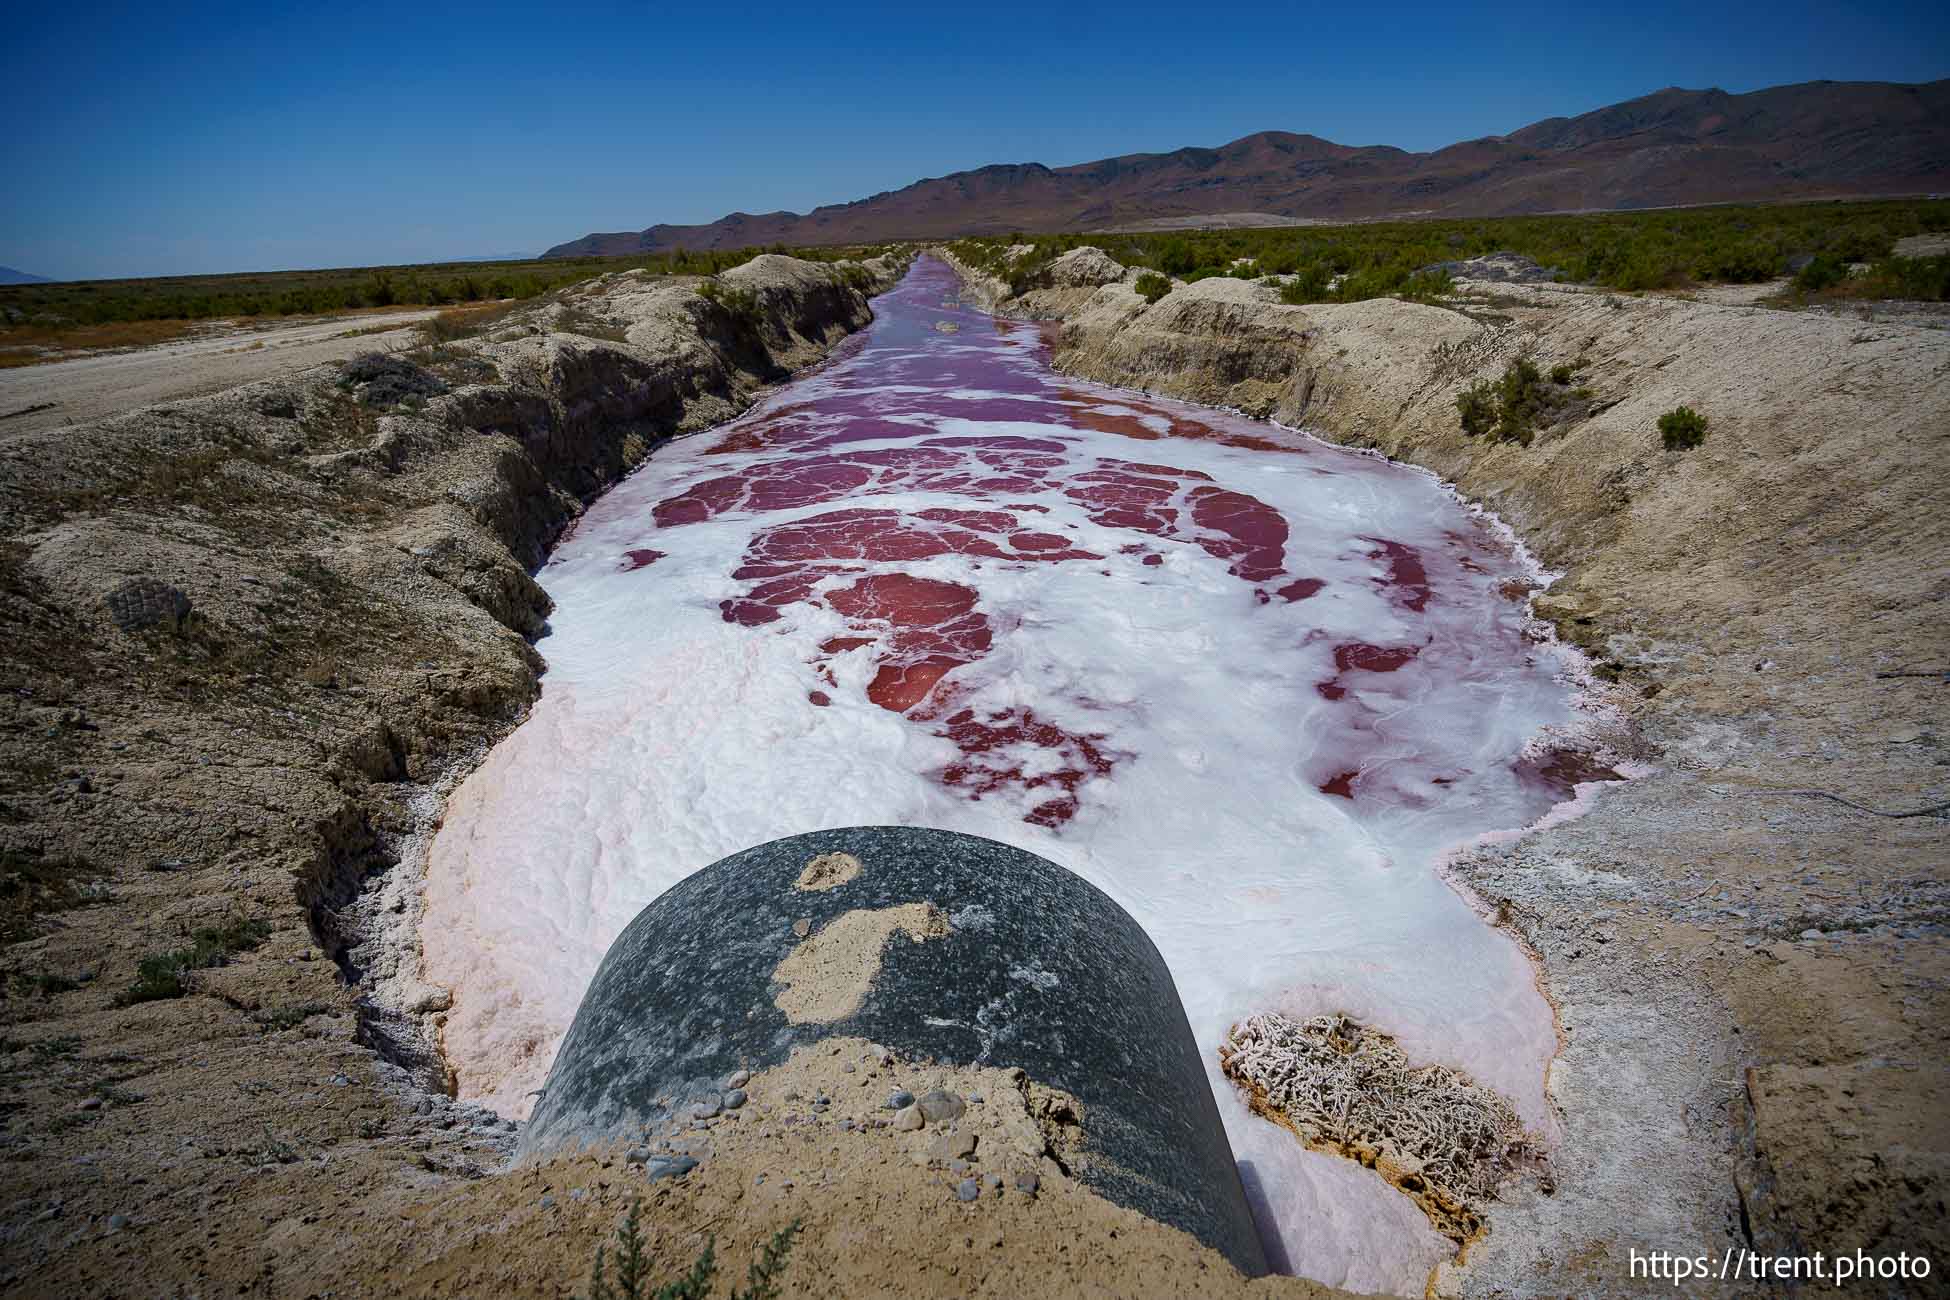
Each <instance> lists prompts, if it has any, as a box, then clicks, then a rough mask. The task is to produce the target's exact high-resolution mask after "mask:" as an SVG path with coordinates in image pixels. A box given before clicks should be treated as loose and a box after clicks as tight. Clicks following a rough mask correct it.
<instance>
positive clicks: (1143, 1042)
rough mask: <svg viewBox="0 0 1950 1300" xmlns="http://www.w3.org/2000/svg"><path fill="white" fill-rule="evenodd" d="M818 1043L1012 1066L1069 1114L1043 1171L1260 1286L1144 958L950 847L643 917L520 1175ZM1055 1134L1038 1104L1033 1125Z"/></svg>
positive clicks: (1221, 1160)
mask: <svg viewBox="0 0 1950 1300" xmlns="http://www.w3.org/2000/svg"><path fill="white" fill-rule="evenodd" d="M829 1037H832V1038H850V1039H856V1040H857V1039H865V1040H868V1041H870V1042H872V1043H874V1044H877V1045H879V1046H880V1047H883V1048H885V1049H886V1050H887V1051H888V1052H890V1053H892V1054H894V1055H895V1056H897V1057H900V1058H902V1059H905V1060H910V1061H928V1060H932V1061H936V1062H943V1063H954V1064H957V1065H977V1066H983V1067H998V1068H1001V1069H1005V1070H1008V1069H1014V1070H1020V1071H1022V1073H1023V1075H1024V1076H1026V1079H1025V1081H1024V1086H1025V1087H1026V1088H1032V1090H1034V1091H1035V1094H1036V1095H1037V1096H1047V1095H1049V1094H1047V1093H1044V1092H1042V1091H1041V1090H1045V1089H1046V1090H1054V1093H1055V1094H1063V1095H1067V1097H1069V1098H1074V1099H1075V1101H1076V1103H1077V1107H1078V1109H1079V1110H1080V1112H1081V1114H1080V1117H1078V1118H1080V1121H1081V1122H1080V1124H1079V1125H1078V1127H1077V1129H1076V1130H1075V1131H1076V1133H1077V1134H1078V1136H1077V1139H1076V1141H1075V1143H1074V1144H1070V1145H1066V1144H1065V1143H1064V1142H1063V1141H1062V1140H1061V1139H1060V1138H1058V1139H1053V1140H1052V1143H1051V1145H1050V1146H1049V1147H1048V1148H1047V1150H1045V1151H1044V1153H1043V1156H1042V1158H1043V1159H1045V1160H1049V1159H1053V1160H1056V1161H1057V1162H1058V1163H1059V1164H1060V1165H1061V1166H1062V1167H1063V1169H1064V1171H1065V1172H1066V1173H1067V1174H1068V1175H1069V1176H1070V1177H1074V1178H1076V1179H1078V1180H1080V1181H1081V1182H1083V1183H1084V1184H1086V1185H1087V1186H1089V1187H1090V1188H1092V1189H1093V1190H1095V1191H1096V1192H1097V1193H1099V1194H1100V1195H1102V1196H1104V1197H1105V1198H1107V1199H1108V1200H1110V1201H1113V1202H1115V1203H1116V1204H1119V1205H1123V1206H1127V1207H1129V1208H1131V1209H1134V1210H1137V1211H1139V1212H1140V1213H1143V1214H1145V1215H1148V1216H1149V1217H1151V1218H1153V1219H1157V1220H1159V1221H1160V1222H1163V1223H1167V1224H1171V1225H1173V1226H1175V1227H1178V1228H1182V1229H1184V1230H1185V1231H1187V1232H1189V1233H1191V1234H1192V1235H1193V1236H1195V1237H1197V1238H1198V1239H1199V1240H1200V1241H1202V1242H1204V1243H1206V1244H1207V1245H1209V1246H1212V1247H1213V1248H1215V1249H1217V1250H1219V1251H1221V1252H1222V1253H1224V1254H1225V1256H1226V1257H1227V1258H1228V1259H1230V1260H1231V1261H1232V1262H1233V1264H1234V1265H1235V1266H1237V1267H1238V1268H1239V1269H1240V1270H1241V1271H1242V1272H1244V1273H1246V1274H1248V1275H1249V1276H1256V1275H1259V1274H1262V1273H1265V1272H1266V1271H1267V1265H1266V1259H1265V1255H1264V1253H1263V1251H1262V1250H1261V1247H1260V1243H1259V1237H1258V1234H1257V1232H1256V1231H1255V1229H1254V1226H1253V1220H1252V1215H1251V1212H1250V1211H1249V1210H1248V1209H1247V1206H1246V1198H1245V1193H1244V1190H1243V1189H1242V1188H1241V1186H1240V1181H1239V1173H1238V1170H1237V1168H1236V1166H1235V1165H1234V1163H1233V1159H1232V1150H1231V1148H1230V1147H1229V1146H1228V1145H1227V1142H1226V1136H1225V1130H1224V1128H1223V1126H1222V1125H1221V1123H1220V1120H1219V1112H1218V1108H1217V1107H1216V1105H1215V1104H1214V1103H1213V1099H1212V1093H1211V1090H1210V1088H1209V1086H1208V1085H1207V1082H1206V1073H1205V1066H1204V1063H1203V1061H1202V1060H1201V1059H1200V1056H1199V1051H1198V1045H1197V1043H1196V1041H1195V1040H1194V1039H1193V1037H1192V1031H1191V1026H1190V1025H1189V1024H1188V1023H1187V1022H1186V1019H1185V1011H1184V1008H1183V1006H1182V1005H1181V1004H1180V1002H1179V1000H1178V991H1177V989H1176V988H1175V987H1174V985H1173V984H1172V981H1171V976H1170V974H1169V973H1168V972H1167V971H1166V969H1165V964H1164V960H1163V959H1162V958H1161V957H1160V956H1159V955H1158V950H1157V948H1156V947H1155V946H1153V944H1152V943H1151V940H1150V939H1149V938H1147V937H1146V936H1145V933H1144V931H1143V930H1142V929H1140V928H1139V927H1138V924H1137V922H1136V921H1134V920H1132V919H1131V917H1130V915H1129V914H1128V913H1126V912H1125V911H1124V909H1122V908H1121V907H1119V906H1118V905H1117V904H1116V903H1114V902H1112V901H1111V900H1110V898H1109V897H1108V896H1107V895H1105V894H1104V893H1103V892H1102V891H1101V890H1099V889H1097V888H1096V887H1094V886H1092V885H1090V884H1088V883H1086V882H1085V881H1084V880H1082V879H1081V878H1080V877H1078V876H1076V875H1074V874H1073V873H1071V872H1069V871H1067V870H1065V869H1064V868H1062V867H1059V866H1057V865H1055V864H1054V863H1052V862H1048V861H1046V860H1044V859H1042V858H1039V857H1037V856H1035V855H1034V854H1032V853H1026V852H1024V851H1023V850H1021V849H1016V848H1011V847H1009V846H1008V845H1004V844H998V843H996V842H994V841H992V840H985V839H980V838H977V837H975V836H972V835H960V834H955V833H953V832H949V831H939V830H926V829H920V828H912V827H899V826H864V827H853V828H849V829H845V830H832V831H817V832H814V833H812V834H809V835H796V836H792V837H790V838H788V839H782V840H774V841H772V842H771V843H769V844H762V845H759V846H758V847H756V848H751V849H746V850H745V851H744V852H742V853H736V854H733V855H732V856H730V857H728V858H724V859H722V860H720V861H718V862H716V863H713V864H712V865H711V866H709V867H706V868H705V869H704V870H702V871H700V872H698V873H697V874H696V875H693V876H691V877H689V878H688V879H686V880H684V881H683V882H682V883H681V884H679V885H677V886H676V887H674V888H672V889H671V890H670V891H669V892H668V893H666V894H664V895H663V896H662V897H661V898H659V899H657V900H656V901H655V902H653V903H651V904H650V905H649V906H648V907H646V908H644V909H643V911H642V912H640V913H638V915H637V917H636V919H635V920H634V921H632V922H631V923H630V924H629V926H628V928H626V929H625V930H624V931H623V933H622V934H621V935H620V936H618V937H617V940H616V942H615V943H614V944H612V945H611V946H610V949H609V952H608V953H607V954H606V955H605V956H604V958H603V963H602V965H601V967H600V968H599V969H598V970H597V972H596V977H595V979H594V981H592V982H591V984H590V986H589V991H588V993H587V994H585V995H584V997H583V1000H582V1005H581V1007H580V1008H579V1009H578V1010H577V1012H576V1017H575V1022H574V1024H573V1025H572V1026H571V1027H570V1029H569V1033H568V1035H567V1037H565V1038H564V1039H563V1041H562V1047H561V1050H560V1052H559V1053H558V1054H557V1055H556V1058H555V1063H554V1066H553V1068H552V1069H551V1070H550V1073H549V1076H548V1081H547V1084H546V1086H545V1088H544V1089H543V1092H542V1096H541V1097H540V1099H539V1100H538V1102H537V1104H536V1106H535V1110H534V1114H533V1117H532V1118H531V1119H530V1120H529V1122H528V1123H527V1124H526V1125H525V1126H524V1127H523V1129H522V1136H521V1145H520V1150H519V1158H520V1159H521V1160H524V1161H527V1160H535V1159H541V1158H546V1157H547V1156H550V1155H553V1154H556V1153H558V1152H564V1151H568V1150H573V1149H575V1148H577V1147H581V1146H595V1145H601V1144H609V1143H618V1142H624V1143H633V1142H638V1141H641V1140H642V1139H643V1138H644V1137H645V1135H646V1134H648V1133H651V1132H655V1131H659V1130H668V1129H669V1128H670V1127H671V1126H672V1125H682V1124H684V1123H686V1122H688V1120H689V1117H690V1116H691V1115H693V1114H696V1113H698V1111H697V1109H696V1108H698V1107H700V1106H701V1107H703V1108H704V1110H705V1111H707V1112H715V1111H716V1110H717V1109H718V1107H719V1105H721V1104H722V1103H723V1101H724V1099H725V1098H726V1096H727V1094H728V1092H729V1089H730V1088H731V1086H732V1085H731V1084H730V1083H729V1082H728V1081H730V1080H731V1079H732V1078H733V1076H734V1075H737V1074H739V1073H740V1072H752V1073H756V1072H759V1071H762V1070H765V1069H768V1068H770V1067H772V1066H775V1065H780V1064H782V1063H784V1062H785V1061H786V1060H787V1058H788V1057H789V1056H790V1054H791V1053H792V1052H793V1050H794V1049H795V1048H802V1047H805V1046H806V1045H808V1044H812V1043H816V1042H818V1041H820V1040H822V1039H825V1038H829ZM1026 1095H1027V1094H1026ZM733 1100H742V1094H741V1095H740V1097H738V1098H734V1099H733ZM894 1100H900V1099H899V1098H895V1099H894ZM928 1100H929V1099H928V1098H927V1097H925V1096H924V1097H921V1098H919V1099H916V1100H915V1101H914V1102H913V1107H914V1109H916V1110H917V1111H923V1112H924V1111H926V1110H927V1109H928V1105H927V1103H928ZM939 1104H941V1103H937V1105H939ZM946 1104H947V1105H950V1106H955V1105H959V1104H960V1102H959V1100H957V1099H953V1098H949V1099H947V1100H946ZM1032 1109H1033V1107H1032ZM929 1118H934V1117H933V1116H930V1117H929ZM1066 1118H1067V1117H1066V1116H1065V1115H1063V1114H1062V1111H1061V1107H1060V1106H1058V1107H1056V1108H1055V1113H1054V1114H1052V1113H1051V1111H1050V1108H1049V1107H1048V1106H1047V1105H1046V1106H1045V1107H1044V1113H1043V1114H1042V1115H1041V1116H1040V1122H1041V1123H1042V1125H1043V1128H1044V1129H1045V1130H1048V1129H1049V1128H1050V1127H1051V1125H1052V1124H1061V1123H1063V1122H1065V1120H1066ZM908 1122H910V1123H911V1122H913V1118H910V1120H909V1121H908ZM986 1140H987V1139H985V1141H986ZM1018 1146H1020V1147H1022V1150H1023V1151H1025V1152H1026V1151H1027V1147H1026V1146H1024V1145H1023V1144H1020V1143H1018ZM1003 1150H1005V1151H1007V1150H1008V1147H1007V1146H1006V1145H1005V1146H1004V1147H1003Z"/></svg>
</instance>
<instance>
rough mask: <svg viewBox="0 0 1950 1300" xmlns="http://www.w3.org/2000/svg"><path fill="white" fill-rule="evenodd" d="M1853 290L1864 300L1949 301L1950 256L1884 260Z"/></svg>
mask: <svg viewBox="0 0 1950 1300" xmlns="http://www.w3.org/2000/svg"><path fill="white" fill-rule="evenodd" d="M1851 288H1852V289H1853V290H1854V291H1855V293H1857V294H1859V295H1860V296H1862V297H1865V298H1903V299H1911V300H1914V301H1917V302H1944V301H1950V253H1939V254H1937V255H1936V256H1934V257H1885V258H1883V259H1882V260H1881V261H1879V262H1877V263H1875V265H1873V266H1871V267H1870V268H1869V273H1868V274H1867V275H1864V276H1861V277H1860V283H1859V284H1856V285H1851Z"/></svg>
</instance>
